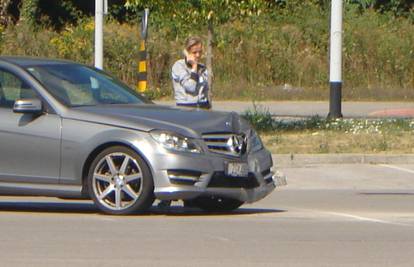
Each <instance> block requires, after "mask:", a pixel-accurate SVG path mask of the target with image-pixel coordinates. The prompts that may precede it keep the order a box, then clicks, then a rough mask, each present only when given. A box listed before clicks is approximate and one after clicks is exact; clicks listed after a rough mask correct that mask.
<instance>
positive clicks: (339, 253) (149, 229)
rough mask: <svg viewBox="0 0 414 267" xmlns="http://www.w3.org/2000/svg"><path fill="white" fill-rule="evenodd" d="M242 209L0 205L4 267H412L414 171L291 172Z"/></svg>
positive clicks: (318, 168)
mask: <svg viewBox="0 0 414 267" xmlns="http://www.w3.org/2000/svg"><path fill="white" fill-rule="evenodd" d="M283 171H284V172H285V173H286V174H287V176H288V181H289V185H288V186H287V187H284V188H280V189H278V190H277V191H275V192H274V193H273V194H272V195H270V196H269V197H267V198H265V199H264V200H262V201H260V202H257V203H256V204H253V205H245V206H243V207H242V208H241V209H239V210H238V211H236V212H232V213H227V214H207V213H203V212H200V211H198V210H197V209H188V208H187V209H185V208H183V207H181V206H180V203H178V202H177V203H174V205H173V207H171V208H170V209H168V210H160V209H158V208H157V207H154V208H153V209H152V210H151V211H150V212H149V213H148V214H145V215H137V216H128V217H116V216H106V215H101V214H98V213H97V210H96V209H95V208H94V206H93V205H92V204H91V203H90V202H87V201H83V202H82V201H63V200H58V199H54V198H15V197H1V198H0V241H1V242H0V266H42V267H45V266H238V267H240V266H414V257H413V251H414V205H413V203H414V165H365V164H353V165H335V164H330V165H309V166H302V167H300V168H299V167H285V168H283Z"/></svg>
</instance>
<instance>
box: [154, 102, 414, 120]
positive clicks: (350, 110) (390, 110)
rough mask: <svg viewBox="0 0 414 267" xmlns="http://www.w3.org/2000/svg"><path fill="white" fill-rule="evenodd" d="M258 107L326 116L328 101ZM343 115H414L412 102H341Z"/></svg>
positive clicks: (232, 105)
mask: <svg viewBox="0 0 414 267" xmlns="http://www.w3.org/2000/svg"><path fill="white" fill-rule="evenodd" d="M156 103H158V104H162V105H175V102H173V101H156ZM257 104H258V105H259V107H261V108H264V109H266V110H269V112H271V113H272V114H273V115H275V116H288V117H290V116H293V117H295V116H300V117H303V116H314V115H319V116H321V117H326V116H327V115H328V113H329V102H325V101H264V102H257ZM213 109H214V110H220V111H236V112H239V113H240V112H244V111H246V110H248V109H253V102H252V101H250V102H248V101H244V102H243V101H214V103H213ZM342 114H343V116H344V117H367V118H377V117H414V102H343V103H342Z"/></svg>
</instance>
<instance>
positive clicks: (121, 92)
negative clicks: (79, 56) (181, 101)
mask: <svg viewBox="0 0 414 267" xmlns="http://www.w3.org/2000/svg"><path fill="white" fill-rule="evenodd" d="M27 70H28V71H29V72H30V73H31V74H32V75H33V76H34V77H36V78H37V79H38V80H39V81H40V82H41V83H42V84H43V85H44V86H45V88H46V89H47V90H48V91H49V92H50V93H51V94H52V95H53V96H54V97H56V98H57V99H58V100H59V101H60V102H62V103H63V104H65V105H67V106H71V107H76V106H89V105H99V104H140V103H148V101H147V100H146V99H145V98H143V97H142V96H141V95H139V94H137V93H136V92H134V91H133V90H131V89H129V88H128V87H127V86H125V85H124V84H122V83H120V82H118V81H117V80H116V79H114V78H112V77H110V76H109V75H107V74H105V73H103V72H100V71H97V70H93V69H91V68H88V67H86V66H82V65H76V64H51V65H40V66H30V67H28V68H27Z"/></svg>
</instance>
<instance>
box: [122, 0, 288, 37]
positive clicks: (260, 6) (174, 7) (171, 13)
mask: <svg viewBox="0 0 414 267" xmlns="http://www.w3.org/2000/svg"><path fill="white" fill-rule="evenodd" d="M280 2H282V1H278V0H276V1H264V0H239V1H234V0H233V1H232V0H190V1H180V0H171V1H164V0H154V1H145V0H127V2H126V7H127V8H130V9H134V10H137V11H138V10H143V9H144V8H149V9H150V10H151V12H152V16H151V18H152V20H153V22H154V23H153V24H154V25H156V27H160V28H162V27H164V28H165V27H170V28H171V29H172V33H173V34H176V35H180V34H183V33H184V34H185V33H187V32H189V31H191V30H192V29H196V28H198V27H202V26H206V25H207V24H209V23H212V24H213V25H219V24H223V23H226V22H229V21H232V20H236V19H243V18H246V17H252V16H259V15H260V14H262V13H264V12H267V11H269V10H271V8H272V7H274V6H275V5H278V4H280Z"/></svg>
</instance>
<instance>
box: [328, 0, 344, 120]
mask: <svg viewBox="0 0 414 267" xmlns="http://www.w3.org/2000/svg"><path fill="white" fill-rule="evenodd" d="M329 84H330V102H329V114H328V118H341V117H342V110H341V101H342V0H332V7H331V48H330V72H329Z"/></svg>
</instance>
